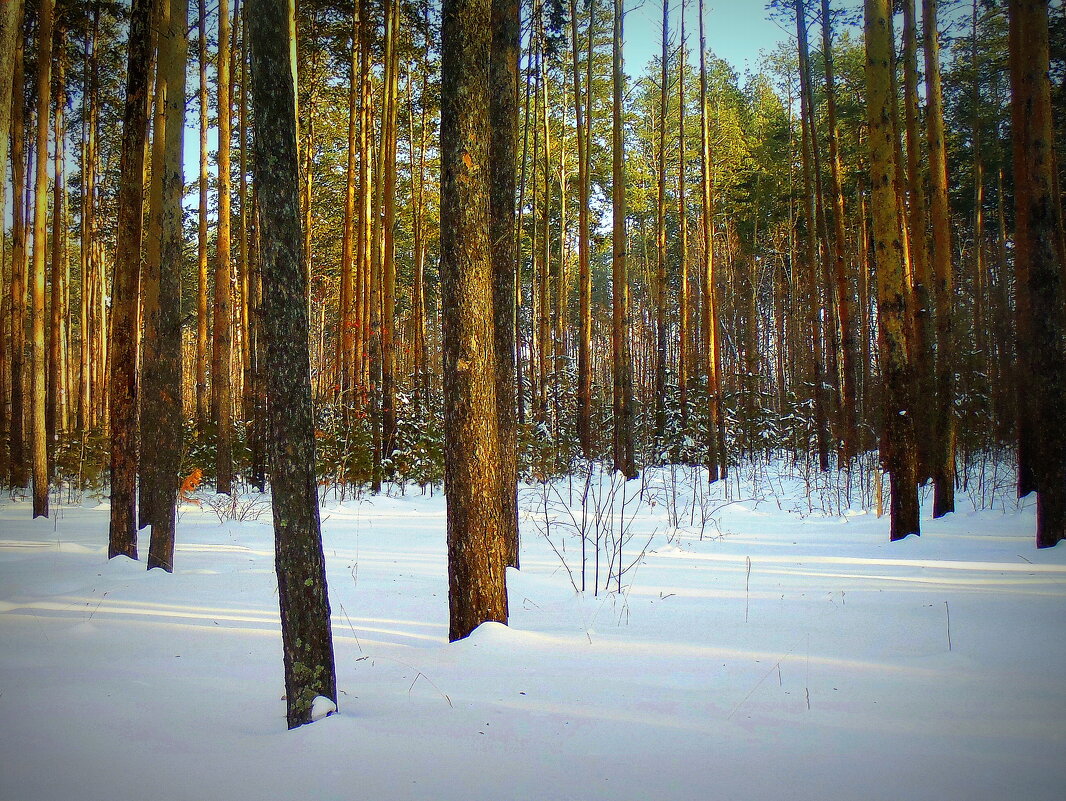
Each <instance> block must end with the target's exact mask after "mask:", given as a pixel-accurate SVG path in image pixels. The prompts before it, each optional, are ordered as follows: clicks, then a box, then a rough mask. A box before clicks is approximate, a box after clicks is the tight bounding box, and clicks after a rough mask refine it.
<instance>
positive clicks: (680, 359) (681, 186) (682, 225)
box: [677, 0, 691, 432]
mask: <svg viewBox="0 0 1066 801" xmlns="http://www.w3.org/2000/svg"><path fill="white" fill-rule="evenodd" d="M685 10H686V9H685V0H681V36H680V38H681V56H680V58H678V60H677V119H678V124H677V151H678V152H677V226H678V246H679V249H680V253H679V254H678V268H679V273H678V279H677V286H678V295H677V322H678V340H679V342H678V347H677V388H678V403H679V405H680V407H681V410H680V411H681V429H682V431H686V432H687V430H688V362H689V352H690V343H689V336H690V331H691V328H690V326H689V319H688V318H689V294H688V201H687V199H686V196H685V190H686V186H685V180H686V178H685V167H686V165H685V161H686V160H687V158H688V152H687V149H686V147H685V106H686V105H687V104H686V102H685V73H686V72H687V71H688V53H687V51H686V50H685Z"/></svg>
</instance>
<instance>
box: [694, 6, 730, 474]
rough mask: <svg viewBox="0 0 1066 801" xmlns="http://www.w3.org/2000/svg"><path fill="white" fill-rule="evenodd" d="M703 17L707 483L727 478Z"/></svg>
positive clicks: (703, 312)
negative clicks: (725, 476)
mask: <svg viewBox="0 0 1066 801" xmlns="http://www.w3.org/2000/svg"><path fill="white" fill-rule="evenodd" d="M699 15H700V186H701V190H702V192H701V194H702V197H701V214H700V217H701V220H702V224H701V226H700V233H701V234H702V239H703V269H702V270H701V272H702V276H701V278H702V284H703V299H702V301H703V302H702V304H701V321H700V327H701V328H702V329H703V372H704V375H705V376H706V378H707V388H706V391H707V430H706V433H705V435H704V439H705V442H706V447H707V463H706V466H707V479H708V481H711V482H714V481H717V480H718V479H719V478H720V477H724V475H725V469H724V468H725V464H726V453H725V415H723V414H722V388H721V379H720V376H721V365H722V361H721V344H720V341H719V336H718V308H717V306H718V299H717V289H716V280H717V279H716V277H715V263H714V187H713V178H712V170H713V165H712V163H711V133H710V109H709V108H708V106H707V103H708V97H707V40H706V35H705V31H704V20H703V0H700V4H699Z"/></svg>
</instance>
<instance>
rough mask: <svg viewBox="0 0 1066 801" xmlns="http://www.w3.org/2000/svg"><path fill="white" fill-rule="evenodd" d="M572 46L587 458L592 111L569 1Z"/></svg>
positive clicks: (580, 412)
mask: <svg viewBox="0 0 1066 801" xmlns="http://www.w3.org/2000/svg"><path fill="white" fill-rule="evenodd" d="M588 15H589V21H588V37H589V54H590V56H591V53H592V35H593V31H594V17H595V9H594V8H593V3H592V2H590V3H589V7H588ZM570 44H571V51H572V54H573V69H574V119H575V125H576V130H575V132H576V134H577V183H578V188H577V269H578V279H577V281H578V318H579V320H578V329H579V330H578V350H577V376H578V377H577V438H578V441H579V442H580V443H581V451H582V453H583V454H584V456H585V458H586V459H591V458H592V455H593V437H592V271H591V270H590V269H589V209H588V203H589V190H590V181H589V166H590V162H589V153H588V149H587V147H586V145H587V136H586V127H591V120H586V115H587V112H589V111H591V109H590V108H588V107H586V106H585V104H584V103H583V100H584V93H583V92H582V89H581V59H580V58H579V52H580V51H579V50H578V39H577V0H570Z"/></svg>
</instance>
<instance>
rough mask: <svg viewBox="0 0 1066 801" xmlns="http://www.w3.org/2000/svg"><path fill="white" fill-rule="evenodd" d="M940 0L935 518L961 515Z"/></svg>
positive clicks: (926, 9)
mask: <svg viewBox="0 0 1066 801" xmlns="http://www.w3.org/2000/svg"><path fill="white" fill-rule="evenodd" d="M936 15H937V0H923V2H922V28H923V31H924V34H925V94H926V98H927V101H926V125H925V130H926V135H927V137H928V138H927V141H928V145H929V210H930V213H931V215H930V216H931V218H932V223H933V294H934V297H935V299H936V402H935V410H934V415H935V424H934V434H935V444H934V446H933V463H932V469H933V517H942V516H943V515H946V514H947V513H949V512H954V511H955V354H954V350H955V343H954V337H955V332H954V322H953V321H954V317H955V312H954V310H953V308H952V306H953V303H952V299H953V298H952V293H953V292H954V289H953V287H952V284H953V276H952V272H953V269H952V265H951V219H950V217H949V209H948V167H947V164H948V154H947V143H946V141H945V139H944V94H943V89H942V88H941V83H940V45H939V43H938V40H937V16H936Z"/></svg>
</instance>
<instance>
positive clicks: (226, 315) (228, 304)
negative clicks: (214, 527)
mask: <svg viewBox="0 0 1066 801" xmlns="http://www.w3.org/2000/svg"><path fill="white" fill-rule="evenodd" d="M218 19H219V22H218V63H217V73H218V156H217V164H218V228H217V238H216V242H215V254H216V264H215V297H214V301H215V314H214V343H213V349H212V357H211V405H212V407H213V408H212V410H211V417H212V419H213V420H214V422H215V425H216V426H217V436H216V448H217V451H216V455H215V491H216V492H220V493H224V494H227V495H228V494H229V493H230V490H231V488H232V482H233V422H232V416H233V380H232V361H233V334H232V329H233V292H232V288H231V286H230V284H231V282H232V280H233V276H232V264H231V256H230V228H231V227H230V222H231V220H230V218H231V211H230V139H231V136H232V125H231V119H230V117H231V114H232V106H233V104H232V102H231V91H230V90H231V88H232V83H231V80H230V78H231V76H230V30H231V27H230V14H229V0H219V3H218Z"/></svg>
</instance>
